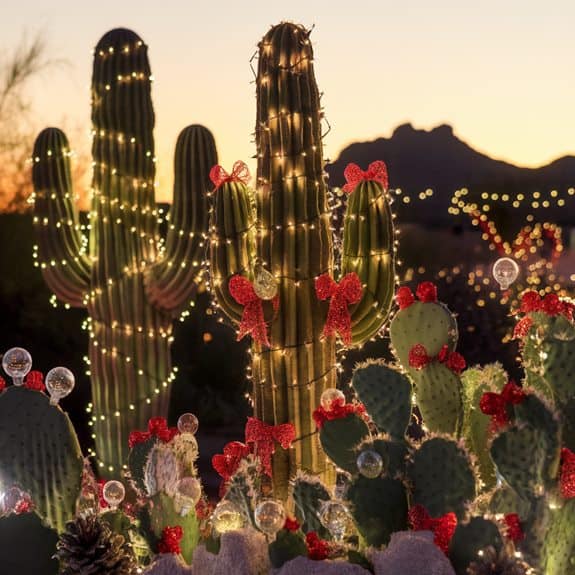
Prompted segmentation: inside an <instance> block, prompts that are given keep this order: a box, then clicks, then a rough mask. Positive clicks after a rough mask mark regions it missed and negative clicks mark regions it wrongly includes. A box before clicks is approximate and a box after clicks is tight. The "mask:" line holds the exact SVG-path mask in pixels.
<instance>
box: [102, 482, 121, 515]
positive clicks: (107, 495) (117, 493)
mask: <svg viewBox="0 0 575 575" xmlns="http://www.w3.org/2000/svg"><path fill="white" fill-rule="evenodd" d="M102 497H103V498H104V501H105V502H106V503H107V504H108V505H109V506H110V507H111V508H112V510H114V509H117V508H118V506H119V505H120V504H121V503H122V501H124V497H126V489H125V488H124V485H123V484H122V482H121V481H116V480H115V479H112V480H111V481H107V482H106V484H105V485H104V490H103V491H102Z"/></svg>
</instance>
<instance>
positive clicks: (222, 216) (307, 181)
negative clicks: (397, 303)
mask: <svg viewBox="0 0 575 575" xmlns="http://www.w3.org/2000/svg"><path fill="white" fill-rule="evenodd" d="M321 119H322V111H321V106H320V96H319V92H318V88H317V85H316V81H315V76H314V70H313V51H312V47H311V44H310V40H309V31H307V30H306V29H305V28H303V27H302V26H299V25H295V24H291V23H281V24H279V25H277V26H274V27H273V28H271V30H270V31H269V32H268V33H267V34H266V35H265V37H264V38H263V40H262V41H261V42H260V44H259V63H258V76H257V121H256V145H257V154H258V170H257V189H256V197H255V212H256V213H255V214H254V213H253V211H254V210H253V203H254V202H253V201H252V200H253V198H252V197H251V195H250V192H249V191H248V190H247V188H246V187H245V185H244V184H242V183H241V182H237V181H227V182H225V183H223V185H221V186H220V187H218V189H217V190H216V192H215V207H214V212H213V219H212V224H211V229H212V240H211V269H212V277H213V283H214V288H215V293H216V296H217V299H218V302H219V305H220V306H221V308H222V309H223V311H224V313H225V314H226V315H227V316H228V317H230V318H231V319H232V320H234V321H236V322H237V321H240V319H241V315H242V307H241V306H240V305H238V303H237V302H236V301H235V299H234V297H233V294H230V291H229V287H228V284H229V280H230V278H231V277H232V276H233V275H235V274H241V275H244V276H247V277H248V278H250V279H251V278H253V277H254V272H255V266H254V263H256V262H257V264H258V265H260V264H263V265H265V266H267V268H268V269H269V270H270V272H271V273H272V274H273V275H274V277H275V280H276V282H277V287H278V292H277V294H278V298H277V304H278V310H277V313H275V314H274V312H273V310H272V309H271V308H272V306H271V304H270V305H264V311H265V314H266V320H267V321H268V323H269V324H270V330H269V332H270V337H269V340H270V347H269V348H268V347H267V346H262V345H260V344H259V343H257V342H254V345H253V349H252V356H253V365H252V372H253V400H254V411H255V415H256V417H258V418H259V419H262V420H263V421H265V422H266V423H270V424H275V425H277V424H281V423H286V422H291V423H293V424H294V425H295V428H296V436H297V439H296V441H295V442H294V443H293V447H292V449H290V450H287V451H279V450H278V451H277V452H276V454H275V456H274V462H273V474H274V487H275V489H276V494H277V495H278V496H280V497H284V496H285V494H286V489H287V484H288V480H289V478H290V477H292V476H293V474H294V473H295V470H296V469H297V468H304V469H306V470H308V471H311V472H315V473H324V472H327V471H328V469H327V463H326V458H325V455H324V454H323V452H322V450H321V448H320V446H319V442H318V438H317V433H316V430H315V424H314V422H313V418H312V412H313V410H314V409H315V408H316V407H317V405H318V404H319V401H320V397H321V394H322V392H323V391H324V390H325V389H326V388H329V387H335V385H336V376H337V369H336V349H335V342H334V340H333V338H329V337H328V338H324V337H322V331H323V329H324V325H325V322H326V315H327V305H326V304H325V303H323V302H320V301H318V299H317V297H316V292H315V280H316V279H317V278H318V277H319V276H321V275H322V274H333V271H334V255H333V237H332V230H331V219H332V217H331V212H330V210H329V207H328V201H327V186H326V183H325V179H324V172H323V166H324V161H323V154H322V134H321ZM393 250H394V239H393V228H392V218H391V212H390V208H389V202H388V198H387V193H386V190H384V188H383V187H382V186H381V185H380V184H379V183H376V182H374V181H362V182H361V183H359V184H358V186H357V187H356V188H355V191H354V192H353V194H352V196H351V197H350V201H349V203H348V210H347V215H346V220H345V229H344V243H343V261H342V269H343V271H344V272H345V273H349V272H355V273H357V275H358V276H359V279H360V281H361V283H362V286H363V289H362V297H361V301H360V302H359V303H357V304H356V305H354V306H352V307H351V308H350V312H351V324H352V325H351V329H352V334H351V335H352V341H353V342H354V343H361V342H363V341H365V340H366V339H368V338H370V337H372V336H373V335H374V334H375V333H376V332H377V331H378V330H379V329H380V328H381V326H382V325H383V323H384V321H385V320H386V318H387V315H388V312H389V308H390V305H391V301H392V295H393V289H394V279H395V277H394V262H393ZM255 275H256V276H257V273H256V274H255ZM256 279H257V278H256Z"/></svg>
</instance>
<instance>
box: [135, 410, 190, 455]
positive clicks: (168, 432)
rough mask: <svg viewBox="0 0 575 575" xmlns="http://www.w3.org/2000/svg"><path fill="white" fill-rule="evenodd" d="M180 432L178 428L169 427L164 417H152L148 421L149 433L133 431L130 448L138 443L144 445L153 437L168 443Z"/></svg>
mask: <svg viewBox="0 0 575 575" xmlns="http://www.w3.org/2000/svg"><path fill="white" fill-rule="evenodd" d="M178 433H179V431H178V428H177V427H168V423H167V421H166V419H165V418H164V417H152V418H151V419H150V420H149V421H148V431H132V432H131V433H130V437H129V438H128V446H129V447H130V449H132V448H133V447H134V446H135V445H138V443H144V441H148V439H150V438H151V437H157V438H158V439H159V440H160V441H162V442H164V443H168V441H171V440H172V439H173V438H174V437H175V436H176V435H178Z"/></svg>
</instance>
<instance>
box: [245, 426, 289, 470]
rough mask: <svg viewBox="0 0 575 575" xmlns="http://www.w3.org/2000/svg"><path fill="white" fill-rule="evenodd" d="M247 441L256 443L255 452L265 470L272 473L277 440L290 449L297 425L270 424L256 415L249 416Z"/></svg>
mask: <svg viewBox="0 0 575 575" xmlns="http://www.w3.org/2000/svg"><path fill="white" fill-rule="evenodd" d="M245 434H246V443H253V444H254V453H255V454H256V455H257V457H259V460H260V462H261V464H262V467H263V469H264V472H265V473H266V474H267V475H269V476H270V477H271V475H272V455H273V454H274V453H275V450H276V446H275V444H276V442H277V443H279V444H280V445H281V446H282V447H283V448H284V449H289V447H290V445H291V444H292V442H293V440H294V439H295V427H294V426H293V424H292V423H282V424H280V425H269V424H268V423H264V422H263V421H261V420H259V419H256V418H255V417H248V422H247V423H246V430H245Z"/></svg>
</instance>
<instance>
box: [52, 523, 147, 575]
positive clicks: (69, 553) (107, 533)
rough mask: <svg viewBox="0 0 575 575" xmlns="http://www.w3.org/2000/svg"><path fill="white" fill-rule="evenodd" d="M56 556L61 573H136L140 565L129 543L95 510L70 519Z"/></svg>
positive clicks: (73, 574) (70, 574) (125, 574)
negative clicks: (96, 513)
mask: <svg viewBox="0 0 575 575" xmlns="http://www.w3.org/2000/svg"><path fill="white" fill-rule="evenodd" d="M56 557H57V558H58V559H59V560H60V562H61V575H133V574H134V573H136V567H137V564H136V559H135V557H134V553H133V551H132V548H131V546H130V544H129V543H127V542H126V540H125V539H124V537H123V536H122V535H119V534H117V533H114V532H113V531H112V530H111V529H110V526H109V525H108V523H106V522H105V521H102V520H101V519H100V517H99V516H98V515H92V514H91V515H87V516H86V517H77V518H76V519H75V520H73V521H70V522H68V524H67V525H66V531H65V532H64V533H63V534H62V535H61V536H60V540H59V541H58V546H57V552H56Z"/></svg>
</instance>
